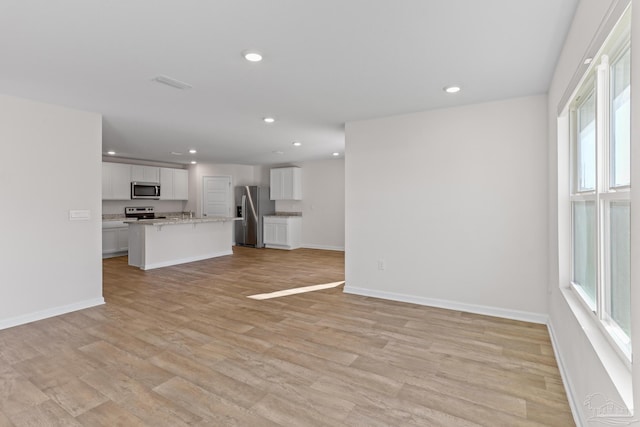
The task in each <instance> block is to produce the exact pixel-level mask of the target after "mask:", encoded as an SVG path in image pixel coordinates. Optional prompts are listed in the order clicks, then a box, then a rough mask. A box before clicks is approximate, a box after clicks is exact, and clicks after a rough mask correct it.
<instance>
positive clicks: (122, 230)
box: [102, 221, 129, 258]
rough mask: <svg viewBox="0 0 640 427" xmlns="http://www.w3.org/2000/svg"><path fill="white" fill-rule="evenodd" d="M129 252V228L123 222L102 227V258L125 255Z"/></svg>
mask: <svg viewBox="0 0 640 427" xmlns="http://www.w3.org/2000/svg"><path fill="white" fill-rule="evenodd" d="M128 250H129V227H128V226H127V225H126V224H124V223H123V222H122V221H114V222H111V221H108V222H105V223H103V225H102V257H103V258H109V257H112V256H119V255H124V254H125V253H126V252H127V251H128Z"/></svg>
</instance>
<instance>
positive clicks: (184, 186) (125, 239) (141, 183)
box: [102, 160, 302, 270]
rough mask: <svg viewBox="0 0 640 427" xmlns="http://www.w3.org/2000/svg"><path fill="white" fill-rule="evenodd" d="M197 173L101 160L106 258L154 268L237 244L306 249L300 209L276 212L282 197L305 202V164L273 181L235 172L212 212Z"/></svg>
mask: <svg viewBox="0 0 640 427" xmlns="http://www.w3.org/2000/svg"><path fill="white" fill-rule="evenodd" d="M167 166H169V165H167ZM236 168H244V167H243V166H237V167H236ZM246 168H249V166H247V167H246ZM194 171H195V168H193V167H191V168H188V169H182V168H176V167H165V166H164V165H163V166H154V165H148V164H133V163H120V162H119V160H118V162H110V161H104V160H103V162H102V203H103V215H102V256H103V258H108V257H115V256H127V257H128V263H129V265H131V266H133V267H137V268H140V269H142V270H149V269H154V268H160V267H165V266H170V265H176V264H183V263H187V262H193V261H198V260H203V259H208V258H214V257H219V256H225V255H231V254H232V253H233V249H232V247H233V246H234V245H241V246H250V247H255V248H258V249H260V248H265V247H266V248H274V249H286V250H291V249H297V248H299V247H301V246H302V212H295V211H285V212H279V211H277V210H276V201H294V200H297V201H301V200H302V168H300V167H280V168H272V169H269V170H268V172H269V178H268V182H269V184H270V186H265V185H261V186H258V185H234V183H233V178H234V175H231V176H229V177H228V186H229V188H228V189H227V193H228V194H226V195H225V194H224V191H222V192H220V195H219V196H216V197H218V198H219V199H220V200H219V202H220V204H221V209H217V210H216V211H215V212H214V213H213V214H212V213H211V211H209V210H208V208H206V207H205V205H206V206H209V204H210V203H207V202H206V201H204V202H203V200H202V199H205V198H206V197H207V194H203V193H205V192H204V191H203V187H202V186H201V185H202V184H201V181H203V180H204V178H205V177H204V176H199V174H196V173H194ZM190 173H191V174H192V175H197V176H190ZM238 179H239V180H241V179H242V178H241V177H240V178H238ZM199 181H200V182H199ZM263 181H264V180H263ZM190 187H191V188H190ZM234 187H235V188H234ZM223 190H224V188H223ZM225 201H226V205H225V204H224V203H225ZM208 212H209V213H208Z"/></svg>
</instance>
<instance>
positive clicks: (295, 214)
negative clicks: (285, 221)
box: [265, 212, 302, 218]
mask: <svg viewBox="0 0 640 427" xmlns="http://www.w3.org/2000/svg"><path fill="white" fill-rule="evenodd" d="M301 216H302V212H276V213H273V214H271V215H265V217H267V218H273V217H278V218H293V217H301Z"/></svg>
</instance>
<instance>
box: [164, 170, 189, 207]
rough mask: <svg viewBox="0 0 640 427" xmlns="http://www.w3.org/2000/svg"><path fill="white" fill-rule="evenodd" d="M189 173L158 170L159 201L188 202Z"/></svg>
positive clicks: (185, 171) (186, 171)
mask: <svg viewBox="0 0 640 427" xmlns="http://www.w3.org/2000/svg"><path fill="white" fill-rule="evenodd" d="M188 199H189V171H188V170H186V169H172V168H160V200H188Z"/></svg>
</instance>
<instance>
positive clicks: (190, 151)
mask: <svg viewBox="0 0 640 427" xmlns="http://www.w3.org/2000/svg"><path fill="white" fill-rule="evenodd" d="M189 153H191V154H196V153H197V151H196V150H195V149H193V148H192V149H191V150H189Z"/></svg>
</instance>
